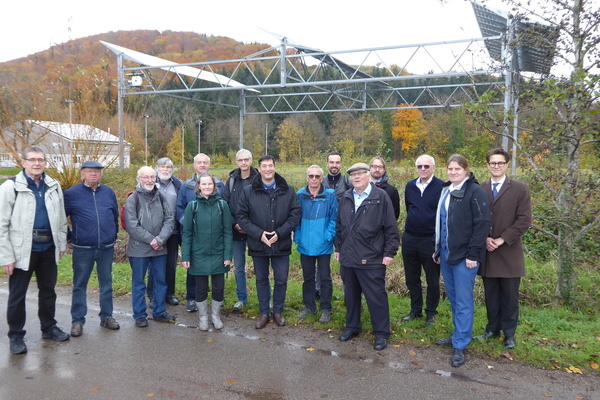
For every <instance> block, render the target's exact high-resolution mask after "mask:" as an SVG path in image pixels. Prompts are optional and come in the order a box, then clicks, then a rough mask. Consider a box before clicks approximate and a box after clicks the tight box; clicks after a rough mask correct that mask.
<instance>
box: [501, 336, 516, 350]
mask: <svg viewBox="0 0 600 400" xmlns="http://www.w3.org/2000/svg"><path fill="white" fill-rule="evenodd" d="M515 346H516V344H515V338H514V337H512V336H510V337H506V338H504V347H506V348H507V349H514V348H515Z"/></svg>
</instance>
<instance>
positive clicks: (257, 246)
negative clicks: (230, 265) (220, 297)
mask: <svg viewBox="0 0 600 400" xmlns="http://www.w3.org/2000/svg"><path fill="white" fill-rule="evenodd" d="M275 182H276V189H275V194H274V196H273V197H271V196H270V195H269V193H268V192H267V191H266V190H265V189H264V187H263V183H262V179H261V176H260V174H259V175H256V176H255V177H254V179H252V184H251V185H250V186H246V187H245V188H244V192H243V195H242V197H241V198H240V202H239V209H238V211H237V213H236V218H237V221H238V224H240V227H241V228H242V229H243V230H245V231H246V233H247V234H248V254H249V255H250V256H264V257H273V256H286V255H289V254H290V253H291V252H292V231H293V230H294V228H295V227H296V225H298V223H299V222H300V216H301V211H300V204H299V203H298V198H297V197H296V192H295V191H294V188H293V187H292V186H289V185H288V184H287V182H286V180H285V179H283V177H282V176H281V175H279V174H277V173H276V174H275ZM273 231H275V232H277V236H278V237H279V239H278V240H277V241H276V242H275V243H274V244H273V245H272V246H271V247H269V246H267V245H266V244H264V243H263V242H261V241H260V237H261V235H262V234H263V232H273Z"/></svg>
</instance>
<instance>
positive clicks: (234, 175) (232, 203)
mask: <svg viewBox="0 0 600 400" xmlns="http://www.w3.org/2000/svg"><path fill="white" fill-rule="evenodd" d="M256 175H258V170H257V169H256V168H254V167H250V176H249V177H248V178H247V179H242V173H241V171H240V169H239V168H236V169H234V170H233V171H231V172H230V173H229V177H228V178H227V180H226V181H225V188H224V189H223V200H225V201H226V202H227V204H229V208H230V209H231V225H232V226H235V225H236V224H237V223H238V222H237V218H236V216H235V214H236V213H237V210H238V204H239V202H240V198H241V197H242V192H243V191H244V188H245V187H246V186H248V185H250V184H252V179H254V177H255V176H256ZM245 239H246V235H244V234H242V233H239V232H238V230H237V229H235V228H234V229H233V240H245Z"/></svg>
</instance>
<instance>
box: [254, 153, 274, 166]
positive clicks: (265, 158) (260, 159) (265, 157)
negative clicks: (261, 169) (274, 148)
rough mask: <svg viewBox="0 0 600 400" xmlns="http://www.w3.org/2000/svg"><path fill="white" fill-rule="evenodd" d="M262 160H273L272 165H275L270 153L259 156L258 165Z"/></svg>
mask: <svg viewBox="0 0 600 400" xmlns="http://www.w3.org/2000/svg"><path fill="white" fill-rule="evenodd" d="M264 161H273V165H275V157H273V156H272V155H270V154H265V155H264V156H262V157H261V158H259V159H258V165H260V164H262V163H263V162H264Z"/></svg>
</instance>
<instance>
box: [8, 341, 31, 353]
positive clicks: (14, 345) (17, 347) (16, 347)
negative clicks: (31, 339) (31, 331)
mask: <svg viewBox="0 0 600 400" xmlns="http://www.w3.org/2000/svg"><path fill="white" fill-rule="evenodd" d="M10 352H11V353H13V354H24V353H27V346H25V341H24V340H23V338H22V337H11V338H10Z"/></svg>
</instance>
